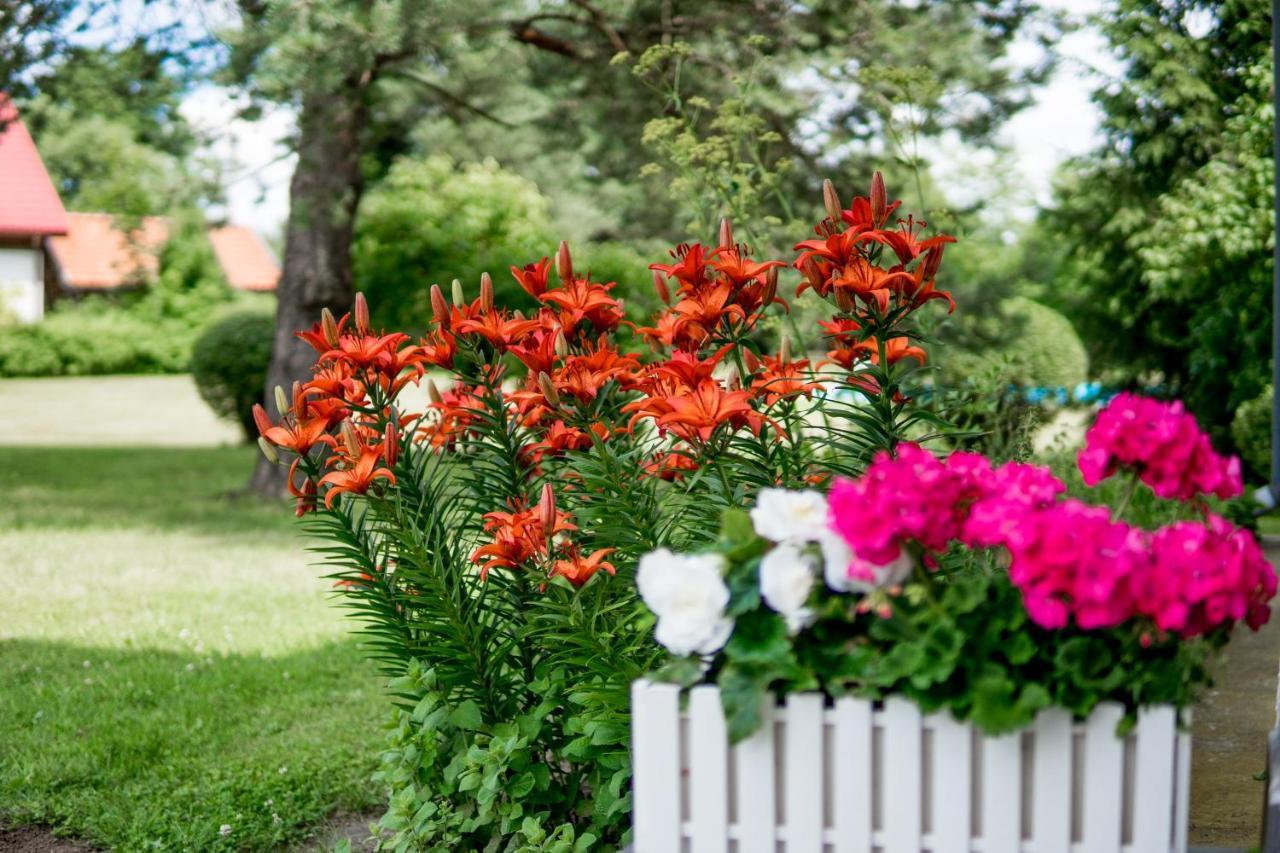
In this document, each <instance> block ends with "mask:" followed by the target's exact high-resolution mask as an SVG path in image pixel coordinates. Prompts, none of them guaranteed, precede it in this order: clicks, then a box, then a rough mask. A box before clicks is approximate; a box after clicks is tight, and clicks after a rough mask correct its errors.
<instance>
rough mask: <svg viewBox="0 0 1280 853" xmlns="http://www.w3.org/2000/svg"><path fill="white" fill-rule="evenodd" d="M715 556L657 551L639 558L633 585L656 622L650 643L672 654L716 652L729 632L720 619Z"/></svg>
mask: <svg viewBox="0 0 1280 853" xmlns="http://www.w3.org/2000/svg"><path fill="white" fill-rule="evenodd" d="M723 575H724V558H723V557H721V556H720V555H719V554H690V555H681V554H674V553H672V552H671V551H669V550H668V549H666V548H659V549H658V550H656V551H652V552H650V553H648V554H645V555H644V556H643V557H641V558H640V565H639V566H638V567H637V569H636V586H637V587H639V589H640V597H641V598H643V599H644V603H645V604H647V605H648V606H649V609H650V610H652V611H653V612H654V615H656V616H657V617H658V626H657V628H656V629H655V630H654V638H655V639H656V640H657V641H658V642H659V643H661V644H662V645H663V646H666V647H667V648H668V649H669V650H670V651H671V652H672V653H673V654H676V655H689V654H693V653H695V652H696V653H697V654H700V655H709V654H712V653H713V652H716V651H718V650H719V649H720V647H721V646H723V645H724V644H725V643H726V642H727V641H728V640H729V635H730V634H731V633H733V620H732V619H729V618H726V617H725V615H724V609H725V607H726V606H727V605H728V604H729V587H727V586H725V582H724V577H723Z"/></svg>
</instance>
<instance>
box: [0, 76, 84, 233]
mask: <svg viewBox="0 0 1280 853" xmlns="http://www.w3.org/2000/svg"><path fill="white" fill-rule="evenodd" d="M0 127H3V130H0V236H5V237H36V236H43V235H47V234H65V233H67V213H66V211H65V210H63V208H62V200H61V199H60V198H58V192H57V190H55V189H54V188H53V182H52V181H50V180H49V173H48V172H46V171H45V168H44V161H42V160H41V159H40V153H39V152H38V151H36V145H35V143H34V142H33V141H32V140H31V134H29V133H27V128H26V126H25V125H23V123H22V120H21V119H19V118H18V109H17V107H15V106H14V105H13V102H12V101H10V100H9V98H8V96H6V95H4V94H0Z"/></svg>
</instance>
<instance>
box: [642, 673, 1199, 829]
mask: <svg viewBox="0 0 1280 853" xmlns="http://www.w3.org/2000/svg"><path fill="white" fill-rule="evenodd" d="M631 709H632V718H633V719H632V743H631V749H632V761H633V769H634V773H635V777H634V781H633V792H634V797H633V808H634V812H633V818H632V820H633V824H632V825H633V828H634V841H635V853H682V851H687V852H688V853H917V851H924V850H928V851H930V853H970V852H971V851H973V852H974V853H1169V851H1176V853H1183V851H1185V850H1186V847H1187V832H1186V829H1187V802H1188V781H1189V770H1190V764H1191V741H1190V736H1189V735H1188V734H1187V733H1186V732H1180V731H1178V729H1177V726H1176V724H1175V721H1176V714H1175V711H1174V709H1173V708H1172V707H1168V706H1162V707H1157V708H1152V709H1149V710H1147V711H1144V712H1143V713H1142V714H1141V716H1140V718H1139V721H1138V725H1137V726H1136V727H1135V728H1134V730H1133V731H1132V732H1130V734H1129V735H1128V737H1126V738H1124V739H1123V740H1122V739H1119V738H1117V737H1116V736H1115V728H1116V723H1117V722H1118V721H1119V720H1120V719H1121V717H1122V716H1123V710H1122V708H1121V707H1120V706H1119V705H1111V704H1107V705H1102V706H1099V707H1098V708H1097V710H1095V711H1094V713H1093V714H1092V715H1091V716H1090V717H1089V719H1088V720H1086V721H1084V722H1083V723H1075V722H1073V721H1072V719H1071V716H1070V715H1069V714H1067V713H1066V712H1064V711H1061V710H1056V709H1055V710H1050V711H1046V712H1044V713H1042V714H1040V716H1039V717H1038V718H1037V719H1036V721H1035V723H1034V725H1032V726H1031V727H1029V728H1027V729H1025V730H1023V731H1021V732H1018V733H1015V734H1012V735H1008V736H1005V737H987V736H984V735H983V734H982V733H980V732H978V731H977V730H975V729H974V728H973V727H971V726H969V725H967V724H964V723H957V722H955V721H954V720H953V719H952V718H951V717H950V715H949V714H946V713H939V714H929V715H924V716H922V715H921V713H920V710H919V709H918V708H917V707H916V705H915V704H913V703H912V702H910V701H908V700H906V699H900V698H894V699H889V700H888V701H887V702H885V703H884V708H883V709H876V708H875V706H874V705H873V704H872V703H871V702H869V701H866V700H860V699H840V700H838V701H837V702H836V703H835V705H834V707H826V706H825V703H824V699H823V697H822V696H821V695H820V694H816V693H800V694H793V695H790V696H788V697H786V700H785V704H780V705H778V706H777V707H776V708H771V709H769V710H768V711H767V712H766V713H767V714H769V717H770V719H769V720H768V723H767V724H766V725H764V726H762V727H761V728H760V730H759V731H757V732H756V733H755V734H754V735H753V736H752V737H751V738H749V739H748V740H746V741H744V742H743V743H741V744H738V745H737V746H735V747H730V746H729V744H728V738H727V736H726V733H725V722H724V716H723V713H722V711H721V708H720V692H719V689H718V688H716V687H714V686H701V687H695V688H693V689H692V690H691V691H689V696H688V703H687V707H686V708H685V709H682V708H681V697H680V690H679V688H677V687H676V686H675V685H671V684H653V683H649V682H646V681H637V682H635V683H634V684H633V685H632V690H631Z"/></svg>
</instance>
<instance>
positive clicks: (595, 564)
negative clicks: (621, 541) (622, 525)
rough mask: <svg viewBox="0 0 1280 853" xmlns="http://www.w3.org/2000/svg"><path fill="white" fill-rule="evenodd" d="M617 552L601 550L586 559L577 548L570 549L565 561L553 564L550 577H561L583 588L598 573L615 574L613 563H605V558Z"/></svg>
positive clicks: (606, 549) (611, 549)
mask: <svg viewBox="0 0 1280 853" xmlns="http://www.w3.org/2000/svg"><path fill="white" fill-rule="evenodd" d="M616 550H618V549H617V548H601V549H600V550H598V551H594V552H592V554H591V556H589V557H584V556H582V555H581V554H579V553H578V549H577V548H570V549H569V551H568V553H567V554H566V555H565V559H563V560H556V561H555V562H554V563H552V565H551V574H550V576H551V577H555V576H556V575H560V576H561V577H563V578H565V579H567V580H568V581H569V583H571V584H573V585H574V586H582V585H583V584H584V583H586V582H587V581H589V580H591V576H592V575H594V574H595V573H596V572H598V571H602V570H603V571H606V572H608V573H609V574H611V575H612V574H614V573H615V571H614V568H613V563H607V562H605V559H604V558H605V557H607V556H609V555H610V554H612V553H613V552H614V551H616Z"/></svg>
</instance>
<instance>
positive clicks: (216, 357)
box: [191, 311, 276, 441]
mask: <svg viewBox="0 0 1280 853" xmlns="http://www.w3.org/2000/svg"><path fill="white" fill-rule="evenodd" d="M275 332H276V321H275V318H274V317H273V316H271V315H270V314H268V313H266V312H264V311H237V312H235V313H232V314H228V315H226V316H225V317H223V318H222V319H221V320H219V321H218V322H216V323H213V324H211V325H210V326H209V327H208V328H207V329H205V331H204V332H203V334H201V335H200V337H199V338H198V339H197V340H196V343H195V347H194V349H193V350H192V352H191V378H192V379H193V380H195V383H196V390H198V391H199V392H200V396H201V397H203V398H204V401H205V402H206V403H208V404H209V408H211V409H213V411H214V412H215V413H216V414H217V415H219V416H220V417H223V418H226V419H228V420H234V421H235V422H236V423H238V424H240V427H241V429H243V430H244V436H245V438H246V439H247V440H249V441H253V440H254V439H256V438H257V437H258V429H257V427H256V426H255V425H254V422H253V405H254V403H259V402H261V401H262V389H263V386H264V385H265V384H266V381H267V368H268V367H269V366H270V364H271V348H272V344H273V341H274V338H275Z"/></svg>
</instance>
